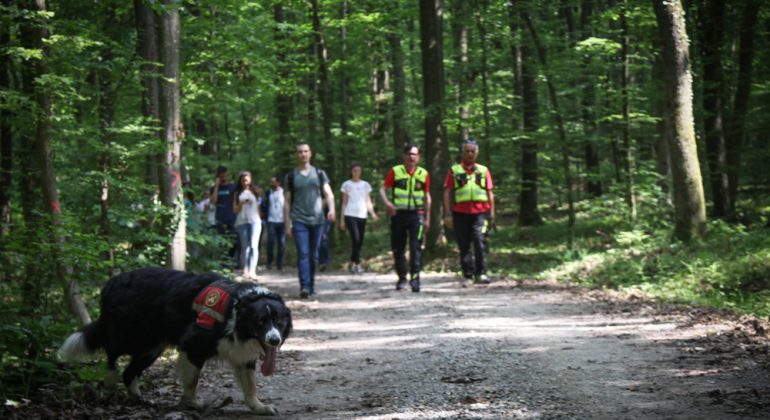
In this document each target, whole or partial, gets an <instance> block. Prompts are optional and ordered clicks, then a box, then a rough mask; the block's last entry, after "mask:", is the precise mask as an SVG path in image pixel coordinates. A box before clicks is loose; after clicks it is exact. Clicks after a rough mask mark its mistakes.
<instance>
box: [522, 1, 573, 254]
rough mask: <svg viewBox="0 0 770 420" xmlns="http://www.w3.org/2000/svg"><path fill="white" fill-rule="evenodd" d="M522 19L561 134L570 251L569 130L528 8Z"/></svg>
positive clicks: (552, 114) (571, 224)
mask: <svg viewBox="0 0 770 420" xmlns="http://www.w3.org/2000/svg"><path fill="white" fill-rule="evenodd" d="M521 13H522V20H523V21H524V23H525V24H526V25H527V29H529V33H530V35H531V36H532V41H533V44H534V45H535V48H536V49H537V57H538V60H539V61H540V65H541V66H542V67H543V72H544V73H545V80H546V86H547V88H548V99H549V100H550V102H551V106H552V107H553V109H552V112H551V116H552V117H553V119H554V122H555V123H556V129H557V132H558V134H559V143H560V146H561V152H562V170H563V171H564V183H565V184H566V192H567V249H569V250H570V251H571V250H572V249H573V243H574V238H575V204H574V199H573V195H572V172H571V171H570V166H569V149H570V147H569V140H568V138H567V131H566V129H565V128H564V122H563V120H562V117H561V109H560V108H559V100H558V98H557V96H556V87H555V85H554V83H553V76H552V75H551V74H550V71H549V68H548V61H547V59H546V53H545V48H544V47H543V45H542V43H541V42H540V39H539V38H538V35H537V31H536V30H535V25H534V23H533V22H532V19H531V18H530V16H529V13H528V12H527V11H526V10H522V11H521Z"/></svg>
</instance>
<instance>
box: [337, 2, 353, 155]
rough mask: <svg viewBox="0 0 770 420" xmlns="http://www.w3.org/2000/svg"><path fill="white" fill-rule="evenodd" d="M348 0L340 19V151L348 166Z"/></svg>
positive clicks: (343, 5)
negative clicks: (346, 23)
mask: <svg viewBox="0 0 770 420" xmlns="http://www.w3.org/2000/svg"><path fill="white" fill-rule="evenodd" d="M348 7H349V4H348V1H347V0H343V1H342V2H341V3H340V21H341V22H343V23H342V24H341V25H340V62H341V63H342V65H341V66H340V67H339V70H338V72H337V73H338V74H339V92H340V93H339V95H340V96H339V98H340V104H341V106H340V109H339V111H338V115H339V118H340V131H341V133H342V136H341V139H340V140H341V142H342V144H341V145H340V146H341V147H340V151H341V152H342V167H343V168H347V167H348V165H349V164H350V161H349V158H350V150H349V148H350V136H349V134H348V133H349V131H350V127H349V123H348V121H349V115H348V113H349V107H350V103H351V98H350V76H349V75H348V71H347V70H348V65H349V64H348V62H347V60H348V27H347V25H345V23H344V22H346V21H347V18H348Z"/></svg>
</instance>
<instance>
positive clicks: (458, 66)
mask: <svg viewBox="0 0 770 420" xmlns="http://www.w3.org/2000/svg"><path fill="white" fill-rule="evenodd" d="M450 5H451V6H452V24H451V28H452V43H453V44H454V45H453V47H454V48H453V49H454V54H453V56H454V69H453V70H454V71H453V72H452V74H453V78H454V93H455V102H456V106H457V128H456V132H457V134H456V137H457V139H456V143H457V144H461V143H462V142H463V141H464V140H468V138H469V137H470V124H469V121H468V120H469V118H470V113H471V111H470V106H469V105H468V88H469V85H470V81H471V80H472V77H473V76H472V73H471V71H470V69H469V68H468V43H469V40H468V39H469V36H468V17H469V14H470V9H469V7H470V5H471V4H470V2H468V1H453V2H451V3H450ZM482 150H483V149H482Z"/></svg>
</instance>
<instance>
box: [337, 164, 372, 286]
mask: <svg viewBox="0 0 770 420" xmlns="http://www.w3.org/2000/svg"><path fill="white" fill-rule="evenodd" d="M350 176H351V178H352V179H349V180H347V181H345V182H344V183H343V184H342V187H341V188H340V191H342V208H341V209H340V213H342V215H343V218H342V219H340V230H343V231H344V230H345V229H347V230H348V232H350V239H351V240H352V241H353V251H352V253H351V255H350V265H349V266H348V270H349V271H350V272H351V273H363V272H364V270H363V268H361V247H362V246H363V244H364V232H365V231H366V215H367V213H368V214H371V215H372V220H374V221H375V222H376V221H377V213H375V212H374V205H373V204H372V197H371V196H370V195H369V193H370V192H372V186H371V185H369V183H368V182H366V181H364V180H362V179H361V164H360V163H354V164H352V165H350Z"/></svg>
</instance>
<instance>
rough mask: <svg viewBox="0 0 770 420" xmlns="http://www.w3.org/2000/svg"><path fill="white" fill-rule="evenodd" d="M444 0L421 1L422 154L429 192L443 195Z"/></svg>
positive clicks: (434, 227) (436, 235)
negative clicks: (423, 144)
mask: <svg viewBox="0 0 770 420" xmlns="http://www.w3.org/2000/svg"><path fill="white" fill-rule="evenodd" d="M442 16H443V0H420V50H421V51H422V75H423V78H422V80H423V106H424V108H425V155H426V163H427V166H428V170H429V171H430V173H431V176H432V177H433V182H431V185H430V187H431V188H430V193H431V196H433V197H441V196H442V195H443V191H444V186H443V182H442V180H443V175H444V174H445V173H446V171H447V170H448V169H449V164H448V156H449V146H448V144H447V137H446V132H445V131H444V121H443V119H444V61H443V60H444V53H443V48H442V45H443V37H442V29H441V27H442ZM436 201H437V202H436V203H434V204H433V206H432V207H431V214H430V219H431V224H430V228H429V229H428V235H427V243H426V246H427V248H428V249H429V250H433V249H435V247H436V246H438V245H439V243H440V242H441V240H442V238H441V223H440V220H441V211H442V210H441V207H442V205H441V200H436Z"/></svg>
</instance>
